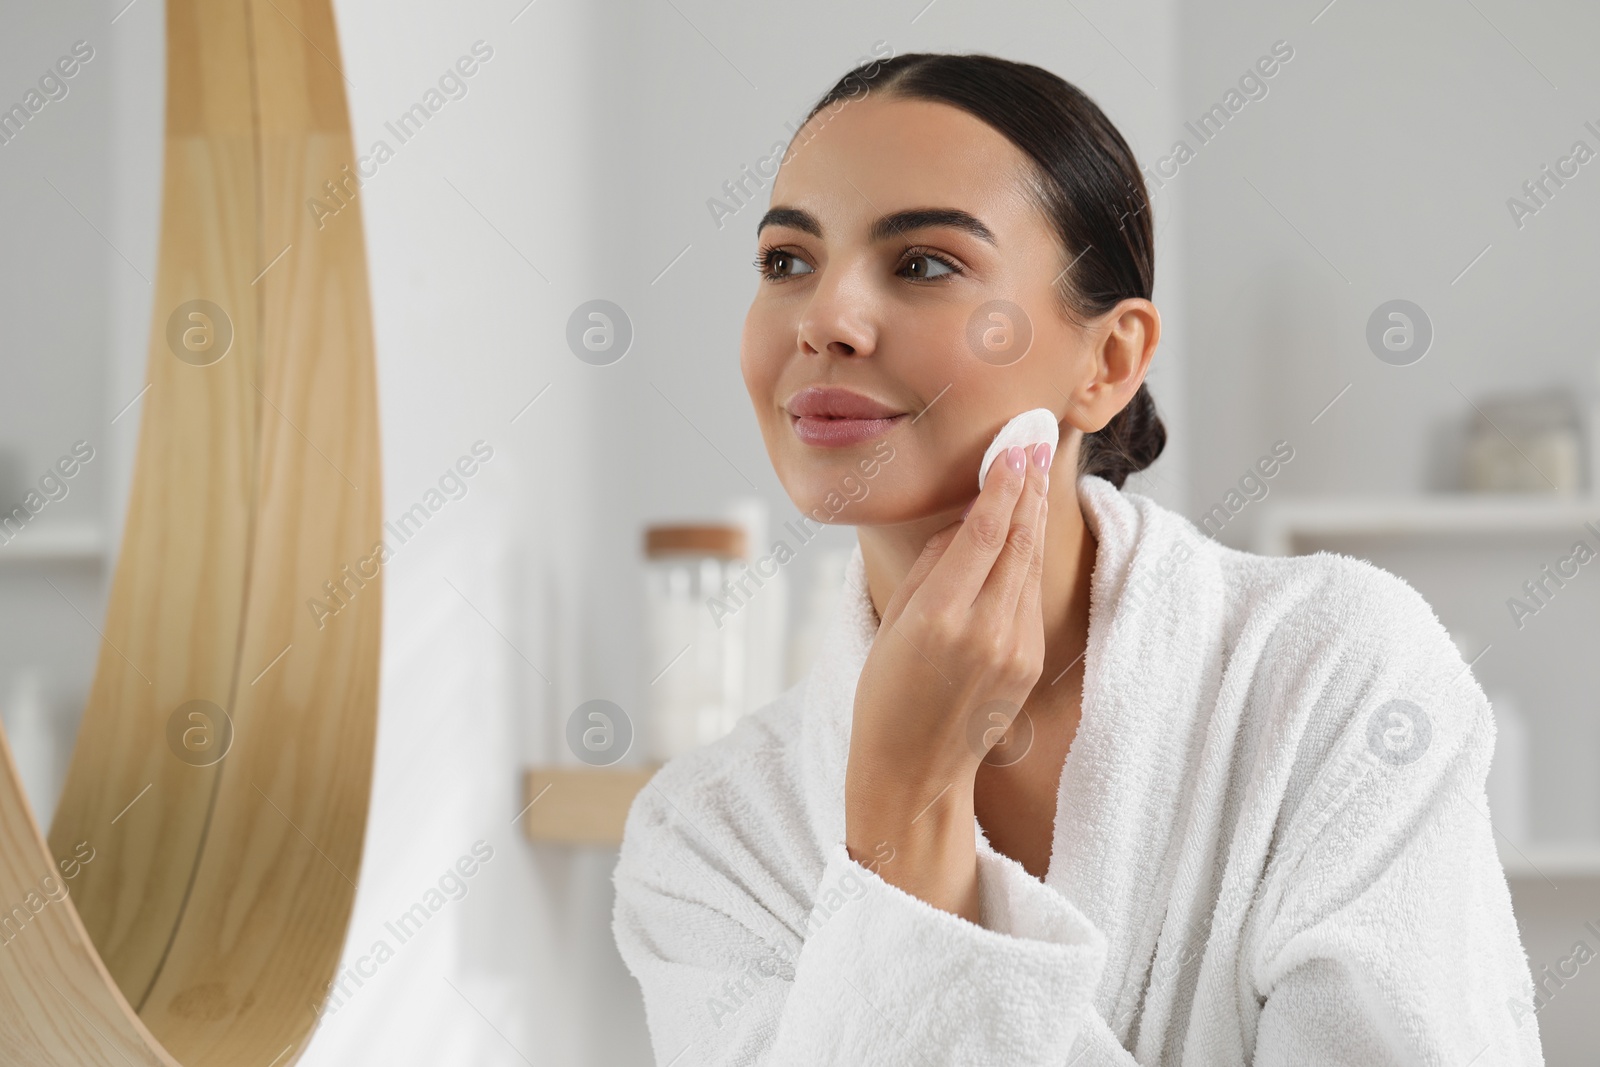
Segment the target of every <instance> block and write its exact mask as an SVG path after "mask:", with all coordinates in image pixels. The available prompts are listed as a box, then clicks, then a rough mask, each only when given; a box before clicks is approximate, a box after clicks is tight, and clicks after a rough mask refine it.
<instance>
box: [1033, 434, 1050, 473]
mask: <svg viewBox="0 0 1600 1067" xmlns="http://www.w3.org/2000/svg"><path fill="white" fill-rule="evenodd" d="M1033 462H1034V465H1035V466H1037V467H1043V468H1044V469H1045V470H1049V469H1050V446H1049V445H1048V444H1047V443H1045V442H1043V441H1041V442H1039V443H1038V444H1036V445H1034V446H1033Z"/></svg>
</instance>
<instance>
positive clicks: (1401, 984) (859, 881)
mask: <svg viewBox="0 0 1600 1067" xmlns="http://www.w3.org/2000/svg"><path fill="white" fill-rule="evenodd" d="M1078 496H1079V500H1080V502H1081V503H1082V505H1083V509H1084V513H1085V516H1086V518H1087V521H1088V522H1089V524H1090V529H1091V531H1092V532H1093V534H1094V536H1095V538H1096V540H1097V546H1096V556H1095V566H1094V572H1093V577H1092V579H1091V597H1090V626H1089V645H1088V650H1087V653H1086V662H1085V677H1084V700H1083V713H1082V720H1081V723H1080V725H1079V728H1078V733H1077V736H1076V738H1075V740H1074V741H1073V744H1072V748H1071V750H1070V752H1069V753H1068V755H1067V758H1066V763H1065V766H1064V768H1063V770H1062V774H1061V785H1060V793H1059V796H1058V798H1057V805H1058V806H1057V810H1056V814H1055V833H1054V841H1053V850H1052V854H1051V860H1050V868H1049V872H1048V874H1047V875H1046V877H1045V879H1044V880H1043V881H1040V880H1038V879H1035V878H1033V877H1031V876H1030V875H1029V874H1028V873H1027V872H1026V871H1025V870H1024V869H1023V868H1022V866H1021V865H1020V864H1018V863H1016V862H1015V861H1013V860H1011V859H1010V858H1008V857H1006V856H1003V855H1001V854H999V853H997V852H995V851H994V850H993V849H992V848H991V847H990V845H989V843H988V841H987V840H986V839H985V838H984V837H983V836H982V833H981V826H980V827H979V830H980V833H979V840H978V850H979V871H980V874H979V880H980V885H979V893H980V899H981V903H982V912H981V924H974V923H971V922H969V921H967V920H966V919H962V918H959V917H957V916H955V915H952V914H950V913H948V912H945V911H941V910H939V909H937V908H934V907H932V906H931V905H929V904H927V903H925V902H924V901H922V900H920V899H918V898H916V897H914V896H912V895H910V894H908V893H906V892H904V891H903V890H901V889H899V888H898V887H896V886H894V885H892V884H890V883H888V882H885V881H883V880H882V879H881V878H879V877H878V876H877V875H876V874H874V873H873V872H872V871H871V870H869V869H868V868H867V867H864V866H862V865H861V864H860V863H857V862H856V861H854V860H852V859H850V858H849V857H848V855H847V853H846V851H845V848H844V770H845V762H846V757H847V755H848V750H849V735H850V723H851V711H852V706H853V697H854V693H855V684H856V680H857V678H858V676H859V674H860V671H861V667H862V664H863V663H864V662H865V659H866V655H867V651H868V649H869V648H870V646H871V642H872V640H873V637H874V635H875V631H876V618H875V615H874V614H873V611H872V606H871V602H870V601H869V599H868V598H867V596H866V583H865V573H864V570H863V566H862V558H861V551H860V547H859V545H858V546H857V548H856V551H855V553H854V555H853V557H852V559H851V563H850V568H849V572H848V577H847V586H846V589H845V591H844V594H845V595H844V596H843V598H842V600H841V603H840V606H839V610H838V613H837V615H836V617H835V619H834V620H833V625H832V629H831V630H830V631H829V633H828V636H827V639H826V640H825V642H824V645H823V648H822V651H821V652H820V654H819V658H818V660H817V662H816V663H815V664H814V665H813V667H812V668H811V670H810V672H809V673H808V674H807V675H806V676H805V678H804V679H802V680H801V681H800V682H799V683H797V684H796V685H795V686H793V687H791V688H790V689H789V690H787V691H785V692H784V693H783V694H782V695H781V696H780V697H779V698H778V699H777V700H775V701H773V702H772V703H771V704H768V705H767V706H766V707H764V708H761V709H760V710H759V711H756V712H754V713H752V714H750V715H747V716H745V718H744V719H742V720H741V721H740V723H739V725H738V727H737V728H736V729H735V730H734V731H733V732H732V733H731V734H730V735H728V736H727V737H725V738H723V739H722V740H720V741H717V742H715V743H714V744H711V745H708V746H706V747H704V748H702V749H698V750H695V751H693V752H690V753H686V754H685V755H682V756H679V757H678V758H676V759H674V760H672V761H671V762H670V763H668V764H667V765H666V766H664V767H663V768H662V769H661V770H660V771H659V772H658V773H657V774H656V775H655V776H654V778H653V779H652V780H651V781H650V783H649V784H648V785H647V786H646V787H645V789H644V790H643V791H642V792H641V793H640V794H639V797H638V799H637V800H636V801H635V802H634V804H633V807H632V809H631V810H630V812H629V815H628V822H627V829H626V836H625V839H624V842H623V846H622V853H621V857H620V860H619V862H618V865H617V868H616V873H615V879H614V880H615V887H616V903H615V910H614V913H613V931H614V933H615V935H616V939H617V946H618V949H619V950H620V952H621V954H622V958H623V959H624V961H625V962H626V963H627V965H628V967H629V969H630V970H631V971H632V973H633V974H634V975H635V977H636V978H637V979H638V980H639V983H640V986H641V988H642V989H643V992H644V1000H645V1008H646V1015H647V1018H648V1022H649V1026H650V1033H651V1038H652V1042H653V1045H654V1048H655V1055H656V1059H657V1062H658V1064H661V1065H666V1064H675V1065H678V1067H688V1065H691V1064H695V1065H705V1064H717V1065H723V1064H726V1065H734V1064H739V1065H750V1064H761V1065H764V1067H777V1065H806V1067H819V1065H834V1064H838V1065H851V1067H861V1065H872V1067H899V1065H906V1067H910V1065H913V1064H915V1065H918V1067H924V1065H927V1064H951V1065H961V1067H970V1065H974V1064H994V1065H1004V1067H1017V1065H1030V1064H1046V1065H1050V1067H1063V1065H1066V1064H1068V1063H1070V1064H1071V1065H1072V1067H1095V1065H1123V1067H1126V1065H1129V1064H1135V1063H1137V1064H1143V1065H1147V1067H1150V1065H1157V1064H1180V1063H1181V1064H1184V1065H1186V1067H1212V1065H1215V1067H1223V1065H1227V1067H1238V1065H1239V1064H1244V1063H1254V1064H1256V1065H1258V1067H1289V1065H1296V1067H1299V1065H1303V1064H1331V1063H1338V1064H1360V1065H1363V1067H1375V1065H1388V1064H1395V1065H1399V1064H1440V1065H1451V1067H1466V1065H1468V1064H1474V1065H1475V1067H1489V1065H1495V1067H1500V1065H1505V1064H1519V1065H1527V1064H1540V1063H1543V1056H1542V1054H1541V1051H1540V1043H1539V1032H1538V1023H1537V1020H1536V1018H1535V1016H1534V1014H1533V1001H1534V989H1533V984H1532V976H1531V974H1530V971H1529V967H1528V960H1527V956H1526V954H1525V952H1524V951H1523V948H1522V945H1521V942H1520V941H1519V939H1518V933H1517V927H1516V923H1515V921H1514V919H1513V917H1512V912H1511V897H1510V892H1509V890H1508V888H1507V885H1506V879H1505V874H1504V871H1503V870H1502V868H1501V866H1500V863H1499V860H1498V857H1497V855H1496V852H1495V848H1494V842H1493V838H1492V836H1491V830H1490V825H1489V820H1488V815H1487V813H1488V808H1487V803H1486V800H1485V797H1484V779H1485V776H1486V774H1487V770H1488V763H1489V757H1490V754H1491V752H1492V750H1493V747H1494V724H1493V720H1492V718H1491V716H1490V714H1489V707H1488V702H1487V700H1486V699H1485V697H1484V694H1483V691H1482V690H1481V689H1480V688H1479V686H1478V684H1477V682H1476V681H1475V680H1474V679H1473V677H1472V674H1471V672H1470V670H1468V669H1467V666H1466V664H1464V663H1463V662H1462V659H1461V655H1460V653H1459V652H1457V650H1456V648H1455V646H1454V644H1453V643H1452V642H1451V641H1450V638H1449V636H1448V635H1447V634H1446V632H1445V630H1444V628H1443V627H1442V626H1441V625H1440V623H1439V620H1438V619H1437V617H1436V616H1435V615H1434V613H1433V611H1432V609H1431V608H1430V607H1429V606H1428V604H1427V603H1426V602H1425V601H1424V600H1423V599H1422V597H1421V596H1420V595H1418V594H1417V592H1416V591H1415V590H1413V589H1412V588H1411V587H1410V586H1409V585H1407V584H1406V583H1405V582H1403V581H1402V580H1400V579H1399V578H1397V577H1395V576H1394V575H1391V574H1389V573H1388V572H1386V571H1382V570H1379V569H1378V568H1376V567H1373V566H1372V565H1370V564H1368V563H1365V562H1362V561H1359V560H1355V559H1351V558H1349V557H1345V556H1339V555H1333V554H1329V553H1318V554H1317V555H1314V556H1306V557H1294V558H1274V557H1265V556H1257V555H1252V554H1248V553H1244V552H1239V551H1235V550H1233V549H1230V548H1227V547H1225V546H1223V545H1220V544H1218V543H1216V542H1214V541H1211V540H1210V539H1208V538H1207V537H1206V536H1205V535H1204V534H1202V533H1201V532H1200V531H1199V530H1198V529H1196V528H1195V527H1194V526H1193V525H1192V524H1191V523H1189V522H1188V521H1187V520H1186V519H1184V518H1183V517H1182V516H1179V515H1177V514H1176V513H1174V512H1171V511H1168V510H1166V509H1165V508H1163V507H1161V506H1160V505H1157V504H1156V503H1155V502H1154V501H1151V500H1150V499H1148V498H1146V497H1143V496H1140V495H1138V494H1134V493H1128V492H1121V491H1118V490H1117V489H1116V488H1115V487H1114V486H1112V485H1111V484H1110V483H1109V482H1107V481H1105V480H1104V479H1102V478H1099V477H1096V476H1093V475H1084V476H1081V477H1080V478H1079V480H1078Z"/></svg>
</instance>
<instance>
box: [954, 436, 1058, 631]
mask: <svg viewBox="0 0 1600 1067" xmlns="http://www.w3.org/2000/svg"><path fill="white" fill-rule="evenodd" d="M1024 458H1025V460H1026V463H1025V466H1024V468H1023V470H1024V472H1025V475H1026V479H1025V481H1024V483H1023V487H1022V492H1021V496H1020V498H1019V499H1018V501H1017V506H1016V510H1015V512H1014V513H1013V515H1012V519H1011V525H1010V528H1009V529H1008V530H1007V533H1006V541H1005V546H1004V549H1003V551H1001V552H1000V553H999V556H998V558H997V559H996V560H995V563H994V567H993V568H992V569H991V571H990V573H989V580H988V581H987V582H985V583H984V585H983V589H982V591H981V592H979V594H978V598H977V601H976V602H975V603H974V604H973V606H972V612H973V615H974V616H975V618H976V619H977V620H980V625H985V626H993V627H998V628H1001V629H1003V630H1005V631H1007V632H1009V629H1010V626H1011V622H1012V620H1013V619H1014V618H1016V617H1017V611H1018V601H1019V600H1020V598H1021V596H1022V591H1023V588H1024V586H1026V585H1027V583H1028V580H1029V578H1030V573H1029V572H1030V571H1031V570H1032V568H1033V559H1034V555H1035V554H1036V553H1037V552H1038V551H1039V541H1040V540H1041V536H1042V530H1041V529H1040V523H1039V512H1040V509H1041V508H1042V506H1043V504H1044V499H1045V493H1044V490H1045V481H1046V476H1047V474H1048V472H1049V468H1048V467H1047V466H1042V465H1041V464H1040V463H1039V459H1041V458H1042V459H1045V460H1048V459H1049V457H1048V456H1047V455H1045V454H1044V446H1042V445H1034V446H1033V447H1032V448H1030V449H1029V450H1028V451H1027V453H1026V455H1025V457H1024Z"/></svg>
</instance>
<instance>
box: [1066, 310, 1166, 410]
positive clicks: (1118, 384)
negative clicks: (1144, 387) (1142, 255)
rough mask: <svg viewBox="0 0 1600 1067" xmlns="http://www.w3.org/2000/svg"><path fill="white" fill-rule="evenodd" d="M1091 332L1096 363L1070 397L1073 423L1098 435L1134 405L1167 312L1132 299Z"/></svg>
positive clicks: (1099, 321)
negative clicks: (1163, 314) (1162, 314)
mask: <svg viewBox="0 0 1600 1067" xmlns="http://www.w3.org/2000/svg"><path fill="white" fill-rule="evenodd" d="M1088 332H1089V337H1090V343H1091V348H1090V352H1089V355H1090V357H1091V359H1090V362H1089V365H1088V366H1087V367H1086V368H1084V370H1085V377H1083V378H1082V379H1081V380H1080V381H1078V382H1077V383H1076V386H1075V388H1074V389H1073V390H1072V392H1071V393H1070V394H1069V395H1068V397H1067V400H1068V408H1069V410H1068V411H1067V421H1068V422H1070V423H1071V424H1072V425H1073V426H1075V427H1077V428H1078V429H1080V430H1082V431H1083V432H1084V433H1094V432H1096V431H1097V430H1101V429H1103V428H1104V427H1105V425H1106V423H1108V422H1110V421H1111V419H1112V417H1113V416H1115V415H1116V413H1117V412H1119V411H1121V410H1122V409H1123V408H1125V407H1127V406H1128V402H1129V401H1130V400H1132V399H1133V394H1134V393H1136V392H1138V391H1139V386H1140V385H1141V384H1142V383H1143V382H1144V376H1145V374H1146V373H1148V372H1149V370H1150V360H1151V358H1152V357H1153V356H1154V355H1155V353H1156V345H1157V344H1158V343H1159V342H1160V340H1161V312H1159V311H1157V310H1156V306H1155V305H1154V304H1152V303H1151V302H1150V301H1148V300H1145V299H1143V298H1142V297H1129V298H1128V299H1126V300H1123V301H1122V302H1120V303H1119V304H1117V306H1116V307H1114V308H1112V309H1111V310H1110V311H1107V312H1106V313H1105V314H1104V315H1102V316H1100V317H1099V318H1098V319H1097V320H1095V321H1094V322H1092V323H1090V324H1089V326H1088Z"/></svg>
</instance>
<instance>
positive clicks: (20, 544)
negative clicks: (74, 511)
mask: <svg viewBox="0 0 1600 1067" xmlns="http://www.w3.org/2000/svg"><path fill="white" fill-rule="evenodd" d="M105 559H106V538H105V534H104V533H103V532H102V531H101V529H100V527H99V526H98V525H97V524H95V523H92V522H58V523H50V524H47V525H44V526H38V527H35V526H32V525H29V526H26V527H24V528H23V529H22V530H21V531H20V532H18V533H17V534H16V535H15V536H14V537H12V539H11V540H10V541H9V542H6V543H5V544H0V567H4V566H6V565H7V564H17V563H100V564H103V563H104V562H105Z"/></svg>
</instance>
